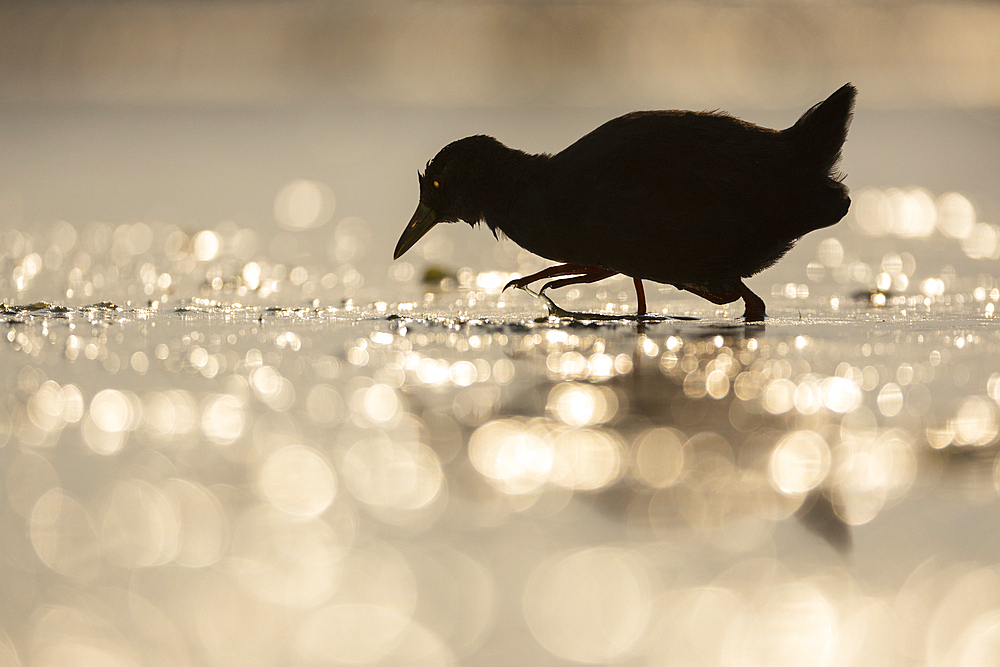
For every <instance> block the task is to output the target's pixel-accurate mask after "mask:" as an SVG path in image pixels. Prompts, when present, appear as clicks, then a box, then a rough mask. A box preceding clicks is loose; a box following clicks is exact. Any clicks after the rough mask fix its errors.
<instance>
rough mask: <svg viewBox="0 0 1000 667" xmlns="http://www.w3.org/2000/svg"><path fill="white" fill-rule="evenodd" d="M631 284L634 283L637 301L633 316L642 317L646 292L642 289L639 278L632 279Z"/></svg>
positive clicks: (644, 309) (644, 312)
mask: <svg viewBox="0 0 1000 667" xmlns="http://www.w3.org/2000/svg"><path fill="white" fill-rule="evenodd" d="M632 282H634V283H635V296H636V298H638V299H639V303H638V306H637V307H636V311H635V314H636V315H638V316H639V317H642V316H643V315H645V314H646V290H644V289H643V288H642V279H641V278H633V279H632Z"/></svg>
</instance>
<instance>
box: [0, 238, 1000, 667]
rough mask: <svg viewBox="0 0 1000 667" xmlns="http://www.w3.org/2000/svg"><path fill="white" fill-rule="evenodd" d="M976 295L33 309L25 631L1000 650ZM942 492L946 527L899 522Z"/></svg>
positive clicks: (862, 653) (15, 564)
mask: <svg viewBox="0 0 1000 667" xmlns="http://www.w3.org/2000/svg"><path fill="white" fill-rule="evenodd" d="M827 248H828V249H829V244H828V246H827ZM476 282H477V283H478V281H476ZM483 282H485V283H489V284H492V283H490V278H485V279H484V281H483ZM949 296H950V298H951V299H952V301H951V304H947V303H945V302H942V303H941V306H940V312H939V313H938V312H935V307H933V306H932V307H931V308H930V309H929V310H927V311H925V314H924V315H923V317H922V319H920V320H914V319H907V318H904V317H903V316H902V315H901V312H902V310H903V309H904V308H906V307H907V305H905V304H903V305H900V306H896V307H893V308H890V309H883V310H879V311H871V310H870V307H868V306H866V305H864V304H862V305H852V304H853V303H854V302H847V303H846V305H845V306H844V307H843V308H841V309H839V310H838V311H837V312H836V313H833V312H826V313H823V312H819V311H813V312H810V315H809V319H808V320H799V319H798V318H797V317H787V318H781V317H778V318H776V319H774V320H773V321H771V322H769V323H768V325H767V326H766V327H764V328H755V327H743V326H741V325H736V324H733V323H732V321H731V320H725V319H713V318H711V317H710V316H709V317H708V318H707V319H706V320H703V321H701V322H694V323H666V324H654V325H647V326H646V327H645V331H644V333H639V334H637V333H636V331H635V327H634V325H603V326H594V325H588V324H571V323H565V322H563V323H559V322H555V321H546V320H544V319H543V320H541V321H538V322H536V321H534V320H533V319H531V318H526V317H524V316H523V315H519V314H518V313H517V312H509V311H508V310H505V309H504V308H501V307H499V306H498V305H497V304H498V299H499V298H500V297H498V296H496V295H492V296H491V295H490V294H488V293H481V294H479V295H477V297H476V298H477V299H478V300H479V303H480V308H481V311H480V312H481V313H482V315H481V316H480V317H478V319H475V318H473V317H472V312H471V311H470V312H469V313H468V314H466V315H463V316H461V317H455V316H452V315H447V314H437V313H434V312H433V311H427V310H425V309H424V308H423V307H421V306H413V307H410V308H400V307H399V304H385V305H378V304H372V305H365V306H347V305H345V306H342V307H318V308H308V309H295V310H266V309H259V308H255V307H243V306H225V305H217V304H211V303H207V302H188V303H187V304H186V305H184V306H183V307H181V308H179V309H177V310H173V311H172V310H168V309H165V308H162V309H158V310H156V309H120V308H117V307H115V306H113V305H111V304H105V305H98V306H95V307H88V308H81V309H68V310H63V309H58V308H51V307H45V306H43V305H40V306H39V307H37V308H36V309H28V308H9V309H8V311H7V312H6V314H5V315H4V318H5V322H6V328H7V335H6V339H5V340H6V344H5V351H4V353H3V364H4V366H5V371H6V372H5V374H4V377H5V383H6V389H7V390H8V393H7V395H6V397H5V398H4V399H3V402H2V403H0V441H2V443H3V444H4V448H3V450H2V452H0V456H2V457H3V459H4V469H5V470H6V475H5V478H4V480H3V489H4V500H5V510H6V511H5V513H4V522H3V527H2V530H3V534H4V541H5V545H6V547H5V551H6V554H7V557H6V559H5V561H4V565H3V567H4V569H5V580H8V581H11V582H14V583H13V584H12V586H11V588H10V589H9V591H8V593H7V595H8V600H9V603H8V604H7V605H6V606H5V609H7V612H5V616H4V628H5V629H6V630H7V633H8V635H9V636H10V637H14V638H15V639H11V640H6V643H5V644H4V647H5V648H4V650H6V651H8V652H12V651H14V650H16V651H17V653H18V654H19V655H20V656H21V658H22V660H24V661H30V662H32V663H38V664H56V663H59V662H61V661H66V660H75V659H83V658H82V657H81V656H89V657H87V658H86V659H88V660H90V659H92V660H98V661H104V660H109V661H119V662H122V663H123V664H124V663H130V662H136V661H137V660H138V656H142V658H143V661H149V660H156V661H160V662H164V663H170V664H207V663H213V664H244V663H245V662H246V661H247V659H248V657H247V656H248V655H251V656H254V661H256V662H260V663H261V664H264V663H268V662H271V661H281V660H287V659H289V656H291V657H292V659H294V660H297V661H302V662H306V663H317V664H319V663H323V664H325V663H333V662H336V663H349V664H397V663H400V662H407V661H409V662H414V663H420V664H454V663H456V662H458V661H464V660H483V659H487V658H485V657H484V656H494V657H495V656H496V655H497V653H498V652H503V653H504V654H505V655H509V660H508V661H509V662H521V661H523V660H530V661H544V660H545V659H546V658H545V657H544V656H545V655H546V654H548V655H549V656H550V657H556V658H560V659H564V660H569V661H578V662H585V663H593V662H607V661H614V660H622V659H629V658H635V659H642V660H654V661H655V660H663V659H666V658H665V657H664V656H670V659H671V660H683V661H685V662H688V663H690V664H724V663H729V662H741V663H746V664H761V665H765V664H766V665H774V664H789V665H802V664H848V663H853V664H893V663H896V662H898V661H899V660H902V659H904V658H907V657H908V658H912V659H917V660H920V661H925V662H927V663H928V664H958V663H956V662H955V661H956V660H959V661H961V660H966V661H967V662H966V663H963V664H988V662H989V661H991V660H994V659H996V657H997V655H998V654H997V646H998V644H997V641H996V639H997V637H996V632H995V628H996V623H995V622H994V621H995V619H996V618H1000V575H998V573H997V571H996V562H997V560H996V558H995V550H996V542H995V540H993V539H992V537H990V535H989V534H988V532H989V531H990V530H992V529H994V528H996V524H995V521H994V522H993V523H991V524H988V525H987V526H986V527H984V526H982V525H978V524H976V523H974V522H973V523H969V524H968V525H965V524H964V523H963V522H964V521H966V520H965V519H963V518H962V516H963V513H964V512H965V511H966V510H962V509H960V508H961V507H967V508H976V507H989V508H992V509H995V508H996V507H997V506H998V505H1000V503H998V500H997V497H996V496H997V490H996V489H997V488H1000V481H997V482H995V481H994V480H1000V473H997V472H995V471H997V470H1000V459H998V458H997V456H996V449H995V443H996V440H997V435H998V430H1000V425H998V424H1000V422H998V409H1000V408H998V398H1000V389H998V387H1000V372H997V370H996V365H995V364H994V363H993V362H992V359H993V358H995V354H996V353H997V348H998V346H1000V333H998V332H997V331H996V330H995V328H994V327H993V326H992V320H991V319H989V318H985V317H984V316H983V314H982V306H981V303H982V301H983V300H987V301H989V302H991V303H992V302H993V300H992V299H990V297H989V296H988V295H984V299H976V298H975V297H974V296H973V295H969V298H967V299H965V300H964V302H963V304H962V309H964V312H965V314H964V315H963V314H962V312H961V311H962V309H959V308H957V307H956V306H955V305H954V304H955V303H956V302H957V301H958V298H957V295H949ZM490 304H492V305H490ZM706 308H707V307H706ZM845 311H846V312H845ZM383 312H385V313H387V314H382V313H383ZM873 313H877V315H876V314H873ZM928 498H930V499H934V498H941V502H942V503H944V505H942V506H941V507H940V508H938V509H937V510H934V512H932V514H933V513H935V512H936V514H937V516H936V518H935V519H933V520H934V521H937V522H938V523H937V525H936V526H935V525H932V526H930V527H929V528H928V530H929V531H931V532H932V533H933V534H934V535H935V537H934V540H936V541H935V542H931V543H928V544H925V545H923V546H919V547H918V546H914V545H913V544H906V543H905V540H904V542H900V543H896V542H893V540H892V539H891V538H889V537H885V538H883V537H882V536H881V535H882V533H883V532H886V533H887V534H889V535H894V534H897V533H898V532H899V531H900V530H903V532H904V533H905V524H906V523H907V522H917V523H918V524H919V523H921V522H922V521H923V519H922V512H923V511H925V510H927V509H928V508H931V509H933V508H935V507H936V503H935V501H933V500H930V501H928V500H927V499H928ZM921 499H924V500H923V503H922V504H921ZM956 500H957V502H958V503H959V504H958V505H957V506H956V505H954V503H955V502H956ZM948 507H951V509H947V508H948ZM941 512H945V514H944V515H943V516H942V514H941ZM949 517H950V518H949ZM953 521H954V522H958V523H957V524H956V526H958V525H961V526H962V528H961V530H963V531H964V534H963V537H962V538H961V539H959V540H958V541H957V542H955V543H948V541H947V540H948V539H955V538H954V536H952V538H949V537H947V536H948V535H949V531H950V530H951V526H950V524H951V523H952V522H953ZM942 522H943V523H942ZM901 525H902V526H903V527H902V528H901V527H900V526H901ZM994 532H995V531H994ZM813 533H815V534H816V535H819V536H820V537H815V536H813ZM852 543H853V544H854V546H852ZM887 553H888V554H891V555H890V556H886V554H887ZM991 554H993V556H991ZM890 563H895V565H891V564H890ZM122 605H125V606H122ZM123 610H125V611H123ZM907 637H922V638H926V639H922V640H921V641H920V642H912V641H910V642H908V641H905V638H907ZM488 659H489V660H490V661H494V660H493V658H492V657H491V658H488ZM499 661H500V662H501V663H503V662H504V661H505V659H504V658H501V659H499ZM494 662H495V661H494Z"/></svg>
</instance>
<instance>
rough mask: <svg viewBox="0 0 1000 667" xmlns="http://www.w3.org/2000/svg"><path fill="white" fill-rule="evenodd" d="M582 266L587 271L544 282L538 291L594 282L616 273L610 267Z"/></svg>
mask: <svg viewBox="0 0 1000 667" xmlns="http://www.w3.org/2000/svg"><path fill="white" fill-rule="evenodd" d="M584 268H586V269H588V271H587V272H586V273H584V274H583V275H580V276H573V277H572V278H563V279H562V280H553V281H552V282H550V283H545V286H544V287H542V289H541V290H540V291H542V292H544V291H545V290H547V289H559V288H560V287H566V286H568V285H579V284H581V283H596V282H597V281H598V280H604V279H605V278H610V277H611V276H613V275H615V274H616V273H618V272H617V271H612V270H611V269H601V268H598V267H596V266H588V267H584Z"/></svg>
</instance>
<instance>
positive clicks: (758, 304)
mask: <svg viewBox="0 0 1000 667" xmlns="http://www.w3.org/2000/svg"><path fill="white" fill-rule="evenodd" d="M736 291H737V292H739V293H740V296H741V297H743V303H744V305H745V306H746V309H745V310H744V311H743V321H744V322H746V323H747V324H751V323H761V322H763V321H764V318H765V317H767V313H765V312H764V300H763V299H761V298H760V297H759V296H757V295H756V294H754V293H753V292H751V291H750V288H749V287H747V286H746V285H744V284H743V281H742V280H741V281H740V282H739V285H738V286H737V287H736Z"/></svg>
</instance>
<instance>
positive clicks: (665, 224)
mask: <svg viewBox="0 0 1000 667" xmlns="http://www.w3.org/2000/svg"><path fill="white" fill-rule="evenodd" d="M856 95H857V89H856V88H855V87H854V86H853V85H851V84H850V83H847V84H845V85H843V86H842V87H841V88H839V89H838V90H836V91H835V92H834V93H833V94H831V95H830V96H829V97H828V98H827V99H825V100H824V101H822V102H819V103H818V104H816V105H814V106H813V107H811V108H810V109H809V110H807V111H806V112H805V113H804V114H802V116H801V117H800V118H799V119H798V121H796V122H795V124H793V125H792V126H791V127H788V128H786V129H784V130H774V129H769V128H766V127H761V126H759V125H755V124H753V123H750V122H747V121H744V120H740V119H739V118H736V117H734V116H731V115H729V114H727V113H725V112H720V111H681V110H663V111H635V112H632V113H628V114H625V115H623V116H620V117H618V118H615V119H613V120H610V121H608V122H606V123H604V124H603V125H601V126H600V127H598V128H597V129H595V130H593V131H592V132H590V133H589V134H586V135H585V136H583V137H582V138H581V139H579V140H577V141H576V142H575V143H573V144H571V145H570V146H568V147H567V148H565V149H563V150H562V151H560V152H558V153H555V154H548V153H538V154H533V153H528V152H525V151H522V150H518V149H515V148H509V147H507V146H505V145H504V144H502V143H501V142H500V141H498V140H497V139H495V138H493V137H490V136H486V135H475V136H470V137H466V138H464V139H459V140H457V141H454V142H452V143H450V144H448V145H447V146H445V147H444V148H442V149H441V150H440V151H439V152H438V153H437V155H436V156H435V157H434V158H433V159H431V160H430V161H429V162H428V163H427V164H426V166H425V170H424V172H423V173H421V172H420V171H419V170H418V171H417V178H418V182H419V187H420V199H419V203H418V205H417V209H416V211H415V212H414V214H413V216H412V218H411V219H410V222H409V223H408V224H407V226H406V228H405V229H404V231H403V233H402V235H401V236H400V238H399V242H398V243H397V245H396V248H395V251H394V253H393V259H398V258H399V257H400V256H401V255H402V254H403V253H405V252H406V251H407V250H409V249H410V248H411V247H412V246H413V245H414V244H415V243H416V242H417V241H418V240H420V239H421V238H422V237H423V236H424V235H425V234H426V233H427V232H428V231H430V230H431V229H432V228H433V227H435V226H436V225H438V224H440V223H443V222H448V223H451V222H460V221H461V222H466V223H468V224H469V225H471V226H473V227H475V226H476V225H479V224H485V225H486V226H487V227H488V228H489V230H490V231H492V232H493V235H494V236H495V237H496V238H498V239H499V235H500V234H503V235H505V236H506V237H508V238H509V239H511V240H512V241H514V242H515V243H516V244H518V245H519V246H521V247H522V248H524V249H525V250H528V251H530V252H532V253H534V254H536V255H540V256H541V257H544V258H546V259H549V260H552V261H554V262H559V264H557V265H555V266H551V267H549V268H547V269H544V270H542V271H539V272H537V273H534V274H531V275H528V276H525V277H522V278H517V279H515V280H512V281H511V282H510V283H508V285H507V287H510V286H515V287H526V286H527V285H530V284H531V283H533V282H535V281H537V280H542V279H545V278H559V279H558V280H554V281H551V282H549V283H547V284H546V285H545V286H544V287H543V288H542V291H543V292H544V290H546V289H557V288H559V287H565V286H567V285H572V284H579V283H588V282H595V281H598V280H603V279H605V278H608V277H611V276H614V275H616V274H622V275H624V276H628V277H630V278H632V280H633V282H634V284H635V287H636V293H637V298H638V304H637V306H638V307H637V313H638V314H639V315H640V316H642V315H645V314H646V300H645V293H644V291H643V286H642V281H643V280H649V281H653V282H657V283H662V284H667V285H673V286H674V287H676V288H678V289H681V290H687V291H689V292H692V293H694V294H696V295H698V296H700V297H703V298H705V299H707V300H708V301H710V302H712V303H715V304H720V305H721V304H727V303H732V302H734V301H736V300H738V299H741V298H742V299H743V302H744V305H745V312H744V314H743V318H744V320H745V321H747V322H762V321H763V320H764V318H765V317H766V312H765V304H764V301H763V299H761V298H760V297H759V296H758V295H756V294H755V293H754V292H752V291H751V290H750V289H749V288H748V287H747V286H746V284H745V283H744V282H743V279H745V278H749V277H750V276H753V275H755V274H756V273H758V272H760V271H762V270H763V269H766V268H768V267H770V266H772V265H773V264H774V263H775V262H777V261H778V260H779V259H780V258H781V257H782V256H783V255H784V254H785V253H786V252H788V251H789V250H790V249H791V248H792V247H793V246H794V245H795V242H796V241H797V240H798V239H799V238H801V237H802V236H804V235H805V234H807V233H809V232H811V231H814V230H817V229H821V228H824V227H828V226H830V225H833V224H836V223H837V222H839V221H840V220H841V219H842V218H843V217H844V216H845V215H846V214H847V211H848V208H849V207H850V204H851V199H850V196H849V191H848V188H847V186H846V185H845V184H844V179H845V175H844V174H842V173H840V172H839V171H838V165H839V162H840V159H841V152H842V149H843V145H844V142H845V141H846V138H847V130H848V127H849V126H850V123H851V119H852V116H853V112H854V101H855V97H856ZM505 289H506V288H505Z"/></svg>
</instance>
